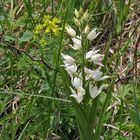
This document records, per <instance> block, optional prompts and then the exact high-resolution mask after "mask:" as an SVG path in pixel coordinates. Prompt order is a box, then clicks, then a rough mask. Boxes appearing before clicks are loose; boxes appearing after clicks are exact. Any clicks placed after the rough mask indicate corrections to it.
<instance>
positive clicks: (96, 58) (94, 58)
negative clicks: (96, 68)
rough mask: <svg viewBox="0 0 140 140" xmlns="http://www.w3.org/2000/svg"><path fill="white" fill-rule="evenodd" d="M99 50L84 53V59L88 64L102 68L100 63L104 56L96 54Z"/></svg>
mask: <svg viewBox="0 0 140 140" xmlns="http://www.w3.org/2000/svg"><path fill="white" fill-rule="evenodd" d="M98 52H99V50H95V49H93V50H91V51H89V52H87V53H86V59H87V60H88V61H90V62H93V63H94V64H97V65H100V66H103V64H102V63H101V61H102V59H103V57H104V55H101V54H99V53H98Z"/></svg>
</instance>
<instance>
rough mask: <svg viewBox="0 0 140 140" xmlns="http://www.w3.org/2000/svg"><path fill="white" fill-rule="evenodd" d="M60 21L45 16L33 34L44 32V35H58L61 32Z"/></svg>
mask: <svg viewBox="0 0 140 140" xmlns="http://www.w3.org/2000/svg"><path fill="white" fill-rule="evenodd" d="M60 22H61V21H60V20H59V19H58V18H56V17H54V18H52V17H51V16H50V15H45V16H44V17H43V23H42V24H39V25H37V26H36V27H35V33H34V34H39V33H40V32H42V31H44V32H45V33H50V32H52V33H54V34H55V35H58V34H59V32H60V31H61V30H62V28H61V27H60V25H59V24H60Z"/></svg>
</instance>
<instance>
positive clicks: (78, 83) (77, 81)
mask: <svg viewBox="0 0 140 140" xmlns="http://www.w3.org/2000/svg"><path fill="white" fill-rule="evenodd" d="M71 83H72V85H73V86H74V87H75V88H76V89H78V88H79V87H82V80H81V79H80V78H78V77H74V78H72V79H71Z"/></svg>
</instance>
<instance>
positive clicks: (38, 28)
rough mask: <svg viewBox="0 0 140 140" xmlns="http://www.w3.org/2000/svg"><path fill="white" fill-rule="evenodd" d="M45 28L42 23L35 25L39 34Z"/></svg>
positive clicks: (36, 32)
mask: <svg viewBox="0 0 140 140" xmlns="http://www.w3.org/2000/svg"><path fill="white" fill-rule="evenodd" d="M42 29H43V26H42V25H41V24H38V25H37V26H36V27H35V34H39V33H40V32H41V30H42Z"/></svg>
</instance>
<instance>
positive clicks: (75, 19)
mask: <svg viewBox="0 0 140 140" xmlns="http://www.w3.org/2000/svg"><path fill="white" fill-rule="evenodd" d="M74 23H75V25H76V26H78V27H80V21H79V20H78V19H77V18H74Z"/></svg>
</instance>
